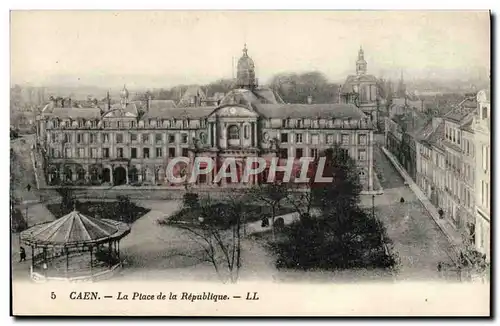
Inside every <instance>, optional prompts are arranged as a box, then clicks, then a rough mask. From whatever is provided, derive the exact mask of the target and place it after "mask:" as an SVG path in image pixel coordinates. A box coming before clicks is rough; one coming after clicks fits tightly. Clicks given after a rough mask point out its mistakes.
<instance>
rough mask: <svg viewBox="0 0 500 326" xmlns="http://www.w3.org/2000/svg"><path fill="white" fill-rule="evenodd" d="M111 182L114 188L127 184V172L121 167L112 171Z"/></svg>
mask: <svg viewBox="0 0 500 326" xmlns="http://www.w3.org/2000/svg"><path fill="white" fill-rule="evenodd" d="M113 182H114V184H115V186H119V185H124V184H126V183H127V171H126V170H125V168H122V167H121V166H119V167H116V168H115V169H114V170H113Z"/></svg>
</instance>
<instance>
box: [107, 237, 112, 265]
mask: <svg viewBox="0 0 500 326" xmlns="http://www.w3.org/2000/svg"><path fill="white" fill-rule="evenodd" d="M108 249H109V266H112V265H113V263H112V262H111V254H112V253H113V251H112V250H113V242H112V241H110V242H109V243H108Z"/></svg>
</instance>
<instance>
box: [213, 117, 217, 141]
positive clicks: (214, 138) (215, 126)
mask: <svg viewBox="0 0 500 326" xmlns="http://www.w3.org/2000/svg"><path fill="white" fill-rule="evenodd" d="M212 139H213V147H217V123H216V122H213V123H212Z"/></svg>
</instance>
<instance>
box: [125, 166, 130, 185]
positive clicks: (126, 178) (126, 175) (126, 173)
mask: <svg viewBox="0 0 500 326" xmlns="http://www.w3.org/2000/svg"><path fill="white" fill-rule="evenodd" d="M125 180H126V183H125V184H127V185H128V182H129V180H128V167H125Z"/></svg>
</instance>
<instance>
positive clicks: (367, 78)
mask: <svg viewBox="0 0 500 326" xmlns="http://www.w3.org/2000/svg"><path fill="white" fill-rule="evenodd" d="M376 81H377V78H376V77H375V76H373V75H349V76H347V78H346V80H345V82H344V84H343V85H342V88H341V89H340V92H341V93H343V94H345V93H352V85H356V84H359V83H360V82H376Z"/></svg>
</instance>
